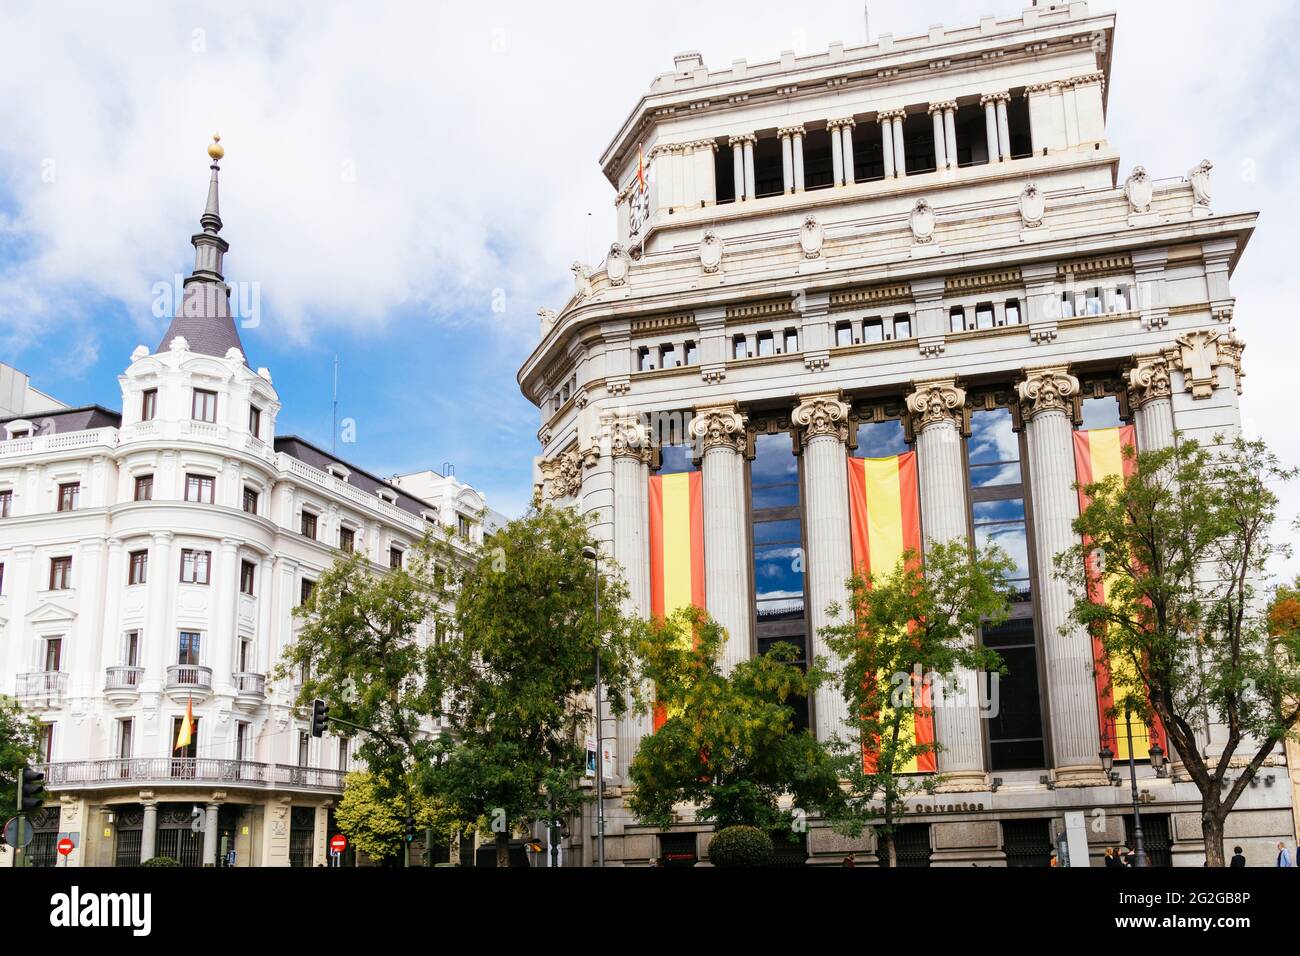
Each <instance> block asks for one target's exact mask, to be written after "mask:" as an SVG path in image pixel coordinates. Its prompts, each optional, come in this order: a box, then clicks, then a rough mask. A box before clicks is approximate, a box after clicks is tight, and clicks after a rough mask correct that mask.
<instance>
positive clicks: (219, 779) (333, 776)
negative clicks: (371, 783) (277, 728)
mask: <svg viewBox="0 0 1300 956" xmlns="http://www.w3.org/2000/svg"><path fill="white" fill-rule="evenodd" d="M41 769H42V771H43V772H44V773H45V785H46V787H47V788H48V789H50V790H52V791H55V790H63V789H75V788H78V787H93V786H98V785H104V784H115V783H119V782H122V781H127V782H130V783H146V782H155V783H164V782H166V781H168V780H194V781H201V782H205V783H224V784H232V785H242V786H247V787H255V788H258V789H264V790H277V789H298V790H326V791H334V792H340V791H342V790H343V778H344V777H345V776H347V772H346V771H343V770H327V769H324V768H321V767H295V766H290V765H288V764H272V763H257V762H255V761H252V760H225V759H222V758H219V757H121V758H114V759H109V760H70V761H60V762H56V763H48V764H45V765H44V766H43V767H42V768H41Z"/></svg>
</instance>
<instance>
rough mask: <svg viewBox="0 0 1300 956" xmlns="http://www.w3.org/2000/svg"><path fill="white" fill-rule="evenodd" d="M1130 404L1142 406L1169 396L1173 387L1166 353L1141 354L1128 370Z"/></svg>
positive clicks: (1136, 406) (1126, 376)
mask: <svg viewBox="0 0 1300 956" xmlns="http://www.w3.org/2000/svg"><path fill="white" fill-rule="evenodd" d="M1125 378H1126V379H1127V380H1128V396H1129V404H1130V405H1132V406H1133V407H1134V408H1141V407H1142V406H1143V405H1145V404H1147V403H1148V402H1152V401H1155V400H1156V399H1160V398H1169V397H1170V396H1171V395H1172V394H1173V388H1172V386H1171V385H1170V381H1169V362H1168V361H1167V360H1166V358H1165V356H1164V355H1139V356H1137V357H1136V359H1135V364H1134V366H1133V367H1132V368H1131V369H1129V370H1128V372H1127V374H1126V375H1125Z"/></svg>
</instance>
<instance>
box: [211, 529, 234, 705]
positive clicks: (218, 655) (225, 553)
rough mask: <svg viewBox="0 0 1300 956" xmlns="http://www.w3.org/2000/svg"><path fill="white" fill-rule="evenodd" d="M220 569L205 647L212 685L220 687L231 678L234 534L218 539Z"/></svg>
mask: <svg viewBox="0 0 1300 956" xmlns="http://www.w3.org/2000/svg"><path fill="white" fill-rule="evenodd" d="M219 568H220V571H219V573H218V575H217V576H216V579H215V583H216V586H215V587H214V588H212V592H213V593H212V596H211V600H212V603H213V604H214V605H216V607H215V609H214V610H215V613H214V615H213V618H214V620H213V625H214V626H213V634H212V637H211V638H210V641H211V644H210V645H209V651H208V654H209V656H208V664H209V665H210V666H211V667H212V681H213V686H216V687H221V686H225V685H227V684H229V683H230V681H231V677H230V674H231V665H232V664H233V663H234V660H235V602H236V601H238V599H239V542H238V541H237V540H236V539H234V538H222V539H221V562H220V564H219Z"/></svg>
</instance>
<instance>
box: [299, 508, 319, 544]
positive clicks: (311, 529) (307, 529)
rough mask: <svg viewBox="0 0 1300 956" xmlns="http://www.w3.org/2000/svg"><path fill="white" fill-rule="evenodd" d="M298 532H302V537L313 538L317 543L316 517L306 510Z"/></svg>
mask: <svg viewBox="0 0 1300 956" xmlns="http://www.w3.org/2000/svg"><path fill="white" fill-rule="evenodd" d="M298 530H300V531H301V532H302V536H303V537H304V538H311V539H312V540H313V541H315V540H316V516H315V515H314V514H312V513H311V512H310V511H307V510H305V509H304V510H303V513H302V519H301V524H300V525H299V529H298Z"/></svg>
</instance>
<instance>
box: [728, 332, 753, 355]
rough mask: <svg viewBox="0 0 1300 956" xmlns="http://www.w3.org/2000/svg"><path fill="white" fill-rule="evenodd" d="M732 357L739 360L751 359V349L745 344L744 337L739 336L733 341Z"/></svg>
mask: <svg viewBox="0 0 1300 956" xmlns="http://www.w3.org/2000/svg"><path fill="white" fill-rule="evenodd" d="M731 357H732V358H737V359H743V358H748V357H749V348H748V346H747V345H746V344H745V337H744V336H743V335H737V336H735V337H734V338H733V339H732V340H731Z"/></svg>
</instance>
